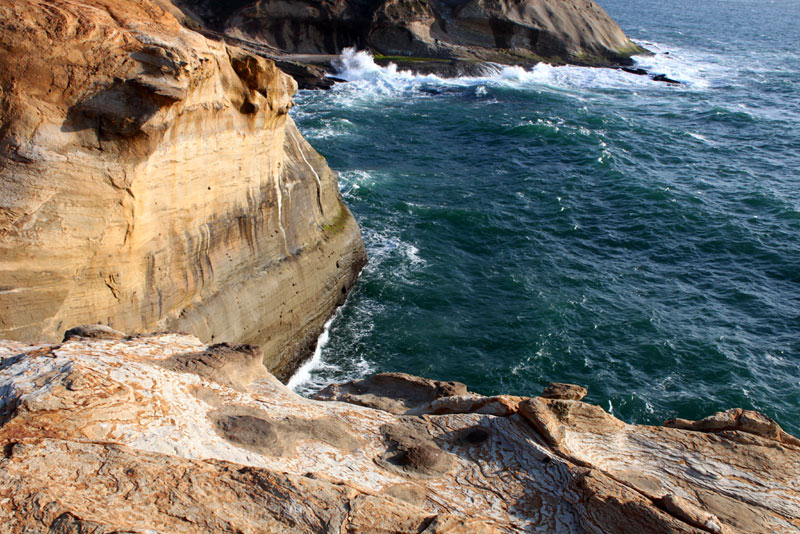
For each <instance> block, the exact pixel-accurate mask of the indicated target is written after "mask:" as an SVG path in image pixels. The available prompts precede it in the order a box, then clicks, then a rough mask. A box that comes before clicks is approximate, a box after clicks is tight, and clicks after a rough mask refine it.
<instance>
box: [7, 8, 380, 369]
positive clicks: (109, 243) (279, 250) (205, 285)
mask: <svg viewBox="0 0 800 534" xmlns="http://www.w3.org/2000/svg"><path fill="white" fill-rule="evenodd" d="M173 13H178V12H177V10H176V9H175V8H174V6H171V4H170V3H169V2H166V1H164V0H160V1H155V0H141V1H137V2H132V1H114V2H111V1H107V0H76V1H66V0H58V1H49V0H25V1H17V0H0V98H2V107H0V124H2V129H0V187H2V195H0V256H2V258H3V269H2V271H0V288H2V291H0V310H2V313H1V315H2V317H0V336H1V337H3V338H11V339H18V340H28V341H31V340H34V341H39V340H40V341H58V340H60V339H61V334H62V332H63V331H64V330H65V329H67V328H70V327H72V326H74V325H80V324H89V323H96V322H101V323H105V324H106V325H107V326H109V327H111V328H114V329H119V330H124V331H126V332H146V331H153V330H156V329H169V330H179V331H186V332H190V333H192V334H195V335H197V336H199V337H200V338H201V339H203V340H204V341H206V342H213V341H214V340H222V339H224V340H228V341H233V342H238V343H250V344H255V345H258V346H260V347H261V348H262V349H263V353H264V361H265V363H266V364H267V367H268V368H269V369H270V370H271V371H272V372H274V373H276V374H277V375H278V376H280V377H281V378H287V377H288V376H289V375H290V374H291V372H292V371H293V369H294V368H296V366H297V365H299V363H300V360H302V359H303V357H305V356H306V355H309V354H310V350H312V349H313V346H314V343H315V341H316V339H317V337H318V335H319V333H320V332H321V330H322V326H323V324H324V322H325V321H326V319H327V318H328V317H329V316H330V314H331V312H332V311H333V309H334V308H335V307H336V306H337V305H338V304H340V303H341V302H342V301H343V300H344V298H345V296H346V294H347V292H348V290H349V289H350V288H351V287H352V285H353V283H354V281H355V279H356V276H357V274H358V272H359V270H360V269H361V267H362V266H363V264H364V262H365V252H364V247H363V244H362V242H361V236H360V233H359V229H358V226H357V224H356V222H355V220H354V219H353V217H352V215H351V214H350V212H349V211H348V209H347V208H346V207H345V206H344V204H343V203H342V201H341V198H340V195H339V191H338V188H337V181H336V175H335V174H334V173H333V171H331V169H330V168H328V166H327V164H326V163H325V160H324V159H323V158H322V157H321V156H320V155H319V154H317V153H316V152H315V151H314V150H313V149H312V148H311V146H310V145H309V144H308V143H307V142H306V141H305V140H304V139H303V138H302V136H301V135H300V133H299V132H298V130H297V128H296V127H295V125H294V123H293V121H292V119H291V118H290V117H289V115H288V111H289V109H290V108H291V107H292V105H293V102H292V95H293V93H294V91H295V88H296V84H295V82H294V81H293V80H292V78H290V77H289V76H287V75H285V74H283V73H282V72H281V71H280V70H279V69H278V68H277V67H276V66H275V64H274V62H272V61H271V60H268V59H265V58H263V57H260V56H258V55H257V54H255V53H253V52H252V51H245V50H243V49H241V48H238V47H235V46H230V45H226V44H224V43H221V42H218V41H214V40H210V39H207V38H205V37H204V36H202V35H200V34H199V33H196V32H194V31H191V30H189V29H187V28H185V27H183V26H182V25H181V24H179V22H178V20H177V19H176V18H175V17H174V16H173ZM94 329H95V331H96V332H97V331H99V330H98V327H94ZM75 335H82V336H85V335H89V334H87V333H86V332H84V333H76V334H75ZM92 335H94V334H92Z"/></svg>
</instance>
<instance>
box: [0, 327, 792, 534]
mask: <svg viewBox="0 0 800 534" xmlns="http://www.w3.org/2000/svg"><path fill="white" fill-rule="evenodd" d="M0 391H2V392H3V395H2V401H0V402H2V404H1V405H0V424H2V426H0V444H2V446H3V451H4V455H3V457H2V459H0V515H2V516H3V517H4V518H5V519H4V521H3V522H2V525H0V532H3V533H5V532H8V533H11V532H42V531H49V532H75V533H77V532H92V533H103V532H109V533H110V532H154V531H156V532H176V533H177V532H187V533H188V532H276V533H278V532H286V533H289V532H291V533H298V532H309V533H310V532H330V533H341V532H350V533H358V532H362V533H376V532H393V533H409V534H410V533H420V532H425V533H441V534H443V533H481V532H486V533H490V532H492V533H512V532H549V533H554V534H555V533H561V532H564V533H575V532H596V533H632V532H637V533H638V532H642V533H644V532H647V533H651V532H653V533H656V532H659V533H697V534H700V533H707V532H713V533H729V534H733V533H745V532H751V533H752V532H763V533H766V532H771V533H790V532H797V531H798V528H800V525H798V522H797V521H798V519H797V518H798V511H800V490H799V489H798V487H797V480H800V440H797V439H796V438H794V437H793V436H790V435H788V434H786V433H785V432H783V431H782V430H781V429H780V427H779V426H778V425H777V423H775V422H774V421H771V420H770V419H768V418H766V417H764V416H763V415H761V414H758V413H756V412H752V411H746V410H731V411H728V412H723V413H720V414H717V415H715V416H712V417H710V418H707V419H704V420H702V421H697V422H688V421H681V420H676V421H672V422H668V423H667V424H666V425H665V426H664V427H652V426H641V425H629V424H625V423H623V422H622V421H620V420H618V419H616V418H614V417H613V416H611V415H609V414H607V413H606V412H605V411H603V410H602V409H601V408H599V407H597V406H592V405H590V404H586V403H583V402H581V400H580V398H582V396H583V395H585V393H586V391H585V390H583V389H582V388H579V387H577V386H570V385H564V384H554V385H551V387H550V388H548V390H546V391H545V392H544V394H543V395H542V396H541V397H529V398H526V397H511V396H502V395H501V396H496V397H482V396H479V395H476V394H473V393H470V392H469V391H467V389H466V387H465V386H464V385H463V384H459V383H454V382H439V381H435V380H427V379H423V378H417V377H412V376H409V375H404V374H399V373H389V374H382V375H376V376H373V377H370V378H366V379H363V380H359V381H356V382H352V383H348V384H342V385H335V386H331V387H329V388H328V389H327V390H325V391H323V392H322V393H320V395H318V397H317V399H318V400H310V399H306V398H302V397H299V396H298V395H296V394H294V393H293V392H291V391H290V390H289V389H287V388H286V387H285V386H284V385H282V384H281V383H280V382H279V381H277V380H276V379H275V378H274V377H273V376H272V375H270V374H269V373H268V372H267V370H266V369H265V368H264V367H263V365H262V364H261V352H260V350H259V349H258V348H257V347H254V346H248V345H230V344H221V345H214V346H209V345H205V344H203V343H201V342H200V341H199V340H198V339H197V338H194V337H192V336H186V335H179V334H154V335H147V336H133V337H127V336H125V335H124V334H122V333H119V332H114V331H112V330H110V329H107V328H102V329H98V328H96V327H87V328H81V329H78V330H73V331H72V332H69V333H68V335H67V336H66V339H65V341H64V342H63V343H60V344H51V345H40V344H37V345H30V344H24V343H19V342H8V341H5V342H0Z"/></svg>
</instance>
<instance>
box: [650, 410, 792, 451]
mask: <svg viewBox="0 0 800 534" xmlns="http://www.w3.org/2000/svg"><path fill="white" fill-rule="evenodd" d="M664 426H667V427H670V428H682V429H685V430H696V431H698V432H723V431H729V430H738V431H740V432H747V433H749V434H755V435H757V436H761V437H764V438H769V439H774V440H775V441H779V442H781V443H786V444H788V445H793V446H795V447H800V440H798V439H797V438H795V437H794V436H792V435H789V434H787V433H786V432H784V431H783V429H782V428H781V427H780V425H778V423H777V422H775V421H773V420H772V419H770V418H769V417H767V416H765V415H764V414H761V413H758V412H756V411H753V410H743V409H741V408H734V409H732V410H728V411H725V412H719V413H715V414H714V415H710V416H708V417H706V418H705V419H701V420H700V421H687V420H686V419H670V420H669V421H665V422H664Z"/></svg>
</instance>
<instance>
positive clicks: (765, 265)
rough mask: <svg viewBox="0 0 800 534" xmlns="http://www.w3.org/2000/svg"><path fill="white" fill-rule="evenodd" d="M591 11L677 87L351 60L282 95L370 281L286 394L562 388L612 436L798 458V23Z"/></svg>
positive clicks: (645, 10)
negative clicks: (344, 211) (772, 427)
mask: <svg viewBox="0 0 800 534" xmlns="http://www.w3.org/2000/svg"><path fill="white" fill-rule="evenodd" d="M599 3H600V4H601V5H602V6H603V7H604V8H605V9H606V10H607V11H608V13H609V14H610V15H611V16H612V17H613V18H614V19H615V20H617V21H618V22H619V24H620V25H621V26H622V28H623V29H624V30H625V31H626V33H627V34H628V35H629V36H630V37H631V38H632V39H634V40H635V41H636V42H638V43H639V44H641V45H643V46H644V47H646V48H648V49H649V50H651V51H652V52H654V55H650V56H638V57H636V62H637V64H638V65H639V66H642V67H644V68H646V69H648V70H649V71H651V72H652V73H654V74H662V73H663V74H666V75H667V76H668V77H669V78H673V79H676V80H679V81H680V82H682V83H681V85H679V86H675V85H669V84H666V83H663V82H657V81H653V80H651V79H649V78H648V77H646V76H637V75H635V74H630V73H626V72H623V71H619V70H610V69H593V68H584V67H572V66H565V67H552V66H549V65H544V64H541V65H538V66H536V67H535V68H533V69H532V70H523V69H521V68H501V67H498V68H496V69H490V70H487V74H486V76H484V77H480V78H457V79H440V78H437V77H435V76H415V75H411V74H408V73H404V72H398V71H397V69H393V68H391V67H389V68H382V67H378V66H377V65H375V63H374V62H373V61H372V58H371V57H370V56H369V55H368V54H366V53H363V52H361V53H356V52H355V51H348V52H346V53H345V54H343V56H342V58H341V63H342V66H341V69H340V70H341V72H340V73H339V74H338V76H339V77H341V78H344V79H346V80H348V83H340V84H337V85H336V86H335V87H334V88H333V89H332V90H330V91H300V92H299V93H298V95H297V96H296V98H295V101H296V104H297V106H296V107H295V108H294V110H293V112H292V114H293V116H294V118H295V120H296V121H297V123H298V125H299V127H300V129H301V131H302V132H303V134H304V135H305V136H306V138H307V139H308V140H309V141H310V142H311V144H312V145H313V146H314V147H315V148H316V149H317V150H318V151H319V152H320V153H322V154H323V155H324V156H325V157H326V158H327V159H328V162H329V164H330V165H331V167H332V168H333V169H335V170H337V171H338V172H339V180H340V187H341V190H342V194H343V196H344V199H345V201H346V202H347V204H348V205H349V206H350V208H351V209H352V211H353V213H354V214H355V217H356V218H357V220H358V221H359V223H360V224H361V228H362V230H363V234H364V240H365V243H366V246H367V251H368V254H369V257H370V260H369V264H368V265H367V267H366V268H365V269H364V271H363V272H362V274H361V278H360V280H359V282H358V284H357V285H356V287H355V288H354V290H353V292H352V293H351V294H350V296H349V298H348V300H347V302H346V303H345V305H344V306H343V307H342V308H340V310H339V311H338V312H337V314H336V315H335V317H334V318H333V319H332V321H331V322H330V323H329V325H328V326H329V328H328V329H327V330H326V332H325V333H324V334H323V336H322V337H321V338H320V346H319V347H318V349H317V352H316V353H315V355H314V358H313V359H312V360H311V361H310V362H309V363H308V365H306V366H304V367H303V368H302V369H301V371H300V372H299V373H298V374H297V375H296V376H295V377H294V378H293V379H292V381H291V383H290V384H291V386H292V387H293V388H294V389H295V390H296V391H298V392H300V393H302V394H306V395H311V394H313V393H314V392H315V391H317V390H319V389H320V388H322V387H325V386H326V385H328V384H330V383H333V382H341V381H346V380H351V379H354V378H359V377H362V376H366V375H368V374H371V373H376V372H383V371H402V372H407V373H412V374H416V375H421V376H425V377H429V378H436V379H443V380H456V381H460V382H464V383H465V384H467V386H468V387H469V388H470V389H471V390H472V391H476V392H478V393H482V394H486V395H492V394H500V393H506V394H513V395H528V396H530V395H537V394H539V393H540V392H541V390H542V388H543V387H544V386H545V385H547V383H548V382H550V381H560V382H571V383H576V384H581V385H583V386H586V387H588V389H589V395H588V397H587V398H586V400H587V401H588V402H591V403H595V404H598V405H600V406H602V407H603V408H604V409H606V410H607V411H609V412H610V413H612V414H614V415H615V416H617V417H619V418H621V419H623V420H624V421H627V422H631V423H646V424H661V423H662V422H663V421H664V420H665V419H669V418H672V417H683V418H689V419H697V418H702V417H704V416H707V415H710V414H712V413H714V412H716V411H720V410H724V409H728V408H732V407H741V408H748V409H755V410H759V411H761V412H763V413H765V414H767V415H769V416H770V417H773V418H775V419H776V420H777V421H778V422H779V423H781V424H782V425H783V427H784V428H785V429H786V430H787V431H789V432H791V433H794V434H795V435H798V434H800V53H798V48H797V43H798V42H800V24H797V20H800V2H798V1H797V0H774V1H759V2H751V1H744V0H709V1H706V2H688V1H686V0H676V1H673V2H656V1H654V0H639V1H634V0H602V1H601V2H599Z"/></svg>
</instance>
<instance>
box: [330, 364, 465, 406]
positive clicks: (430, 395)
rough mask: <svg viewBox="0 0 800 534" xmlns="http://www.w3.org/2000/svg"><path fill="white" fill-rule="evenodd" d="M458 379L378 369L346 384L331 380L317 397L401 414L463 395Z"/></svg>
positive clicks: (463, 387) (461, 385) (462, 386)
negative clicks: (378, 372)
mask: <svg viewBox="0 0 800 534" xmlns="http://www.w3.org/2000/svg"><path fill="white" fill-rule="evenodd" d="M467 394H468V391H467V386H465V385H464V384H462V383H460V382H442V381H439V380H429V379H427V378H420V377H417V376H411V375H407V374H405V373H380V374H377V375H373V376H370V377H368V378H365V379H363V380H355V381H352V382H347V383H346V384H333V385H331V386H328V387H327V388H325V389H323V390H322V391H320V392H319V393H317V394H316V395H315V396H314V398H315V399H317V400H338V401H343V402H350V403H352V404H360V405H361V406H367V407H370V408H377V409H379V410H384V411H387V412H390V413H394V414H398V415H399V414H404V413H407V412H409V411H411V410H413V409H414V408H417V407H420V406H423V405H426V404H428V403H430V402H432V401H434V400H436V399H439V398H443V397H452V396H460V395H467Z"/></svg>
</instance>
